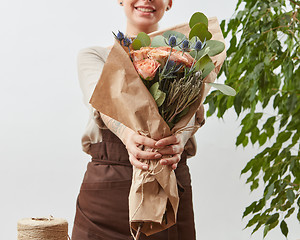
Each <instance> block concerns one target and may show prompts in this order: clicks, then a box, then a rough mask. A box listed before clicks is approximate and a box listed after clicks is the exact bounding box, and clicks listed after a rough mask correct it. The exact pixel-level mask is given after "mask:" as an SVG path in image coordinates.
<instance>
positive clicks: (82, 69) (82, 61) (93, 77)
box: [77, 47, 109, 128]
mask: <svg viewBox="0 0 300 240" xmlns="http://www.w3.org/2000/svg"><path fill="white" fill-rule="evenodd" d="M108 52H109V51H108V49H106V48H102V47H89V48H84V49H81V50H80V51H79V53H78V56H77V70H78V80H79V84H80V88H81V90H82V93H83V102H84V104H85V105H86V106H87V108H88V109H89V110H90V111H92V112H93V116H94V119H95V121H96V123H97V125H98V126H99V127H100V128H105V125H104V123H103V121H102V119H101V117H100V114H99V112H98V111H97V110H96V109H94V108H93V107H92V106H91V104H90V103H89V101H90V98H91V97H92V94H93V92H94V89H95V87H96V85H97V83H98V80H99V78H100V76H101V73H102V70H103V66H104V63H105V60H106V58H107V56H108Z"/></svg>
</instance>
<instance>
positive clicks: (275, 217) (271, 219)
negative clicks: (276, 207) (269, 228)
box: [266, 213, 279, 225]
mask: <svg viewBox="0 0 300 240" xmlns="http://www.w3.org/2000/svg"><path fill="white" fill-rule="evenodd" d="M278 218H279V213H275V214H273V215H272V216H270V217H269V218H268V220H267V221H266V224H268V225H270V224H272V223H274V222H276V221H277V220H278Z"/></svg>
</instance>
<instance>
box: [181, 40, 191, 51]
mask: <svg viewBox="0 0 300 240" xmlns="http://www.w3.org/2000/svg"><path fill="white" fill-rule="evenodd" d="M180 48H181V49H182V50H183V51H184V52H186V51H188V50H189V49H190V42H189V40H187V39H185V40H183V42H182V43H181V46H180Z"/></svg>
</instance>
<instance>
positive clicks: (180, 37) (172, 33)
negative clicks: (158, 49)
mask: <svg viewBox="0 0 300 240" xmlns="http://www.w3.org/2000/svg"><path fill="white" fill-rule="evenodd" d="M163 36H164V37H165V39H166V40H168V39H169V37H170V36H175V37H176V38H177V42H180V41H182V40H185V39H187V38H186V36H185V35H184V34H183V33H180V32H176V31H173V30H169V31H166V32H164V33H163Z"/></svg>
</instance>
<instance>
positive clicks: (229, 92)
mask: <svg viewBox="0 0 300 240" xmlns="http://www.w3.org/2000/svg"><path fill="white" fill-rule="evenodd" d="M208 84H209V85H211V86H212V87H214V88H216V89H218V90H220V91H221V92H222V93H224V94H225V95H228V96H235V95H236V91H235V90H234V89H233V88H232V87H230V86H228V85H226V84H221V83H208Z"/></svg>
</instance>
